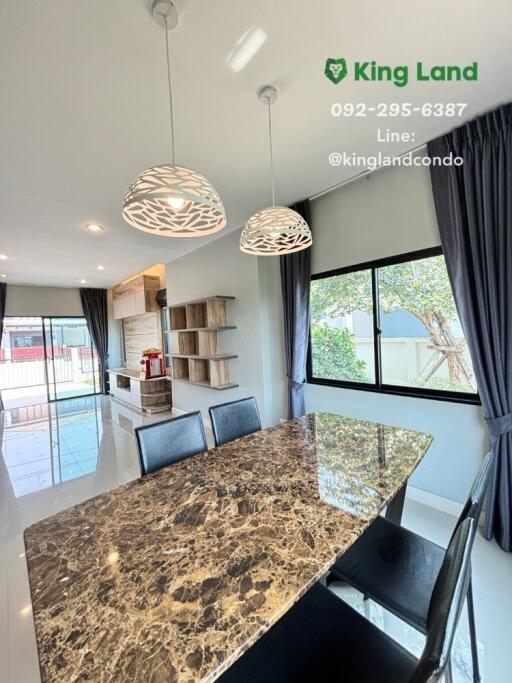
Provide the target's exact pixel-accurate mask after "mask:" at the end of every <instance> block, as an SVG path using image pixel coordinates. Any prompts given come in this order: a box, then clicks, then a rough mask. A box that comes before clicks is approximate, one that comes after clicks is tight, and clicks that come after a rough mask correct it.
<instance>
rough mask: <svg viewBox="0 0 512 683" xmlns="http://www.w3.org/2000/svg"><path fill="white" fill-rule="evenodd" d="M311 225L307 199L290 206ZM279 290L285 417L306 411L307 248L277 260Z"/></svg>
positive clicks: (308, 266)
mask: <svg viewBox="0 0 512 683" xmlns="http://www.w3.org/2000/svg"><path fill="white" fill-rule="evenodd" d="M290 208H292V209H293V210H294V211H297V213H299V214H300V215H301V216H302V217H303V218H304V220H305V221H306V223H307V224H308V225H309V226H311V207H310V203H309V199H305V200H304V201H302V202H297V204H294V205H293V206H292V207H290ZM280 266H281V291H282V295H283V313H284V344H285V351H286V373H287V377H288V417H289V418H291V417H298V416H300V415H304V413H305V412H306V409H305V406H304V382H305V381H306V357H307V351H308V338H309V287H310V279H311V247H309V248H308V249H303V250H302V251H297V252H296V253H295V254H286V255H285V256H281V257H280Z"/></svg>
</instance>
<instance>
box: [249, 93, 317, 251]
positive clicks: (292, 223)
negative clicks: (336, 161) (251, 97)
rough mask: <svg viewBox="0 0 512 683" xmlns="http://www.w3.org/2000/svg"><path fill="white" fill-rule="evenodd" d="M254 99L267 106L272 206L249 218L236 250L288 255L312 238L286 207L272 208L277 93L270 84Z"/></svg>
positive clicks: (302, 223) (299, 217) (299, 218)
mask: <svg viewBox="0 0 512 683" xmlns="http://www.w3.org/2000/svg"><path fill="white" fill-rule="evenodd" d="M258 99H259V100H260V102H262V103H263V104H265V105H267V107H268V140H269V149H270V172H271V176H272V206H269V207H268V208H267V209H261V210H260V211H257V212H256V213H255V214H254V215H253V216H251V218H249V220H248V221H247V223H246V224H245V227H244V229H243V230H242V234H241V236H240V249H241V250H242V251H244V252H245V253H246V254H256V255H258V256H277V255H281V254H292V253H293V252H294V251H301V250H302V249H306V248H307V247H309V246H310V245H311V244H312V243H313V239H312V237H311V230H310V229H309V226H308V224H307V223H306V221H305V220H304V219H303V218H302V216H301V215H300V214H298V213H297V212H296V211H294V210H293V209H289V208H288V207H286V206H276V191H275V182H274V155H273V150H272V115H271V109H270V108H271V105H272V104H274V102H275V101H276V100H277V90H276V89H275V88H274V86H273V85H264V86H263V87H262V88H260V89H259V90H258Z"/></svg>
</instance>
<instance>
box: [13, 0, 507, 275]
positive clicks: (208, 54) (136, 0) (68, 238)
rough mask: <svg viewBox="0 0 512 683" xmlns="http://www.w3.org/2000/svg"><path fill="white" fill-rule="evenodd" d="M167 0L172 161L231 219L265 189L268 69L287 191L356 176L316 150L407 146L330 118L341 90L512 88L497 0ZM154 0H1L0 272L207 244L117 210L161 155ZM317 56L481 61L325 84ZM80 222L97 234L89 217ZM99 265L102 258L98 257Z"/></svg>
mask: <svg viewBox="0 0 512 683" xmlns="http://www.w3.org/2000/svg"><path fill="white" fill-rule="evenodd" d="M177 4H179V5H180V7H181V9H182V12H181V20H180V25H179V27H178V29H177V30H176V31H174V32H173V33H172V34H171V41H172V42H171V45H172V53H173V62H174V65H173V72H174V75H173V80H174V88H175V91H174V92H175V121H176V125H175V129H176V140H177V159H176V160H177V162H178V163H181V164H183V165H187V166H190V167H192V168H195V169H197V170H200V171H201V172H202V173H204V174H205V175H206V176H207V177H208V178H209V179H210V180H211V181H212V182H213V184H214V185H215V186H216V187H217V189H218V190H219V192H220V194H221V196H222V197H223V199H224V203H225V206H226V210H227V214H228V226H227V228H226V230H233V229H236V228H238V227H240V226H241V225H243V223H244V222H245V221H246V220H247V218H248V217H249V216H250V215H251V213H252V212H253V211H255V210H256V209H258V208H261V207H263V206H266V205H268V203H269V201H270V199H269V198H270V191H269V177H268V151H267V147H266V135H267V132H266V113H265V110H264V108H263V107H262V105H261V104H259V103H258V101H257V100H256V97H255V91H256V90H257V88H258V87H259V86H260V85H262V84H264V83H267V82H271V83H273V84H275V85H276V86H277V88H278V89H279V91H280V98H279V100H278V102H277V103H276V105H274V110H273V112H274V114H273V116H274V118H273V123H274V137H275V150H274V153H275V164H276V175H277V191H278V201H279V202H280V203H283V204H288V203H291V202H292V201H294V200H297V199H300V198H302V197H305V196H310V195H312V194H314V193H316V192H318V191H320V190H322V189H323V188H326V187H329V186H331V185H333V184H335V183H337V182H340V181H342V180H343V179H345V178H347V177H350V176H352V175H354V173H355V170H354V169H343V168H341V167H340V168H337V169H336V168H331V167H330V166H329V164H328V161H327V159H328V154H329V152H332V151H338V150H339V151H343V150H347V151H355V152H358V153H361V154H368V153H375V152H376V151H377V150H378V149H380V150H381V151H382V152H386V151H387V152H393V153H398V152H401V151H404V150H405V149H407V148H408V147H410V145H391V146H389V147H387V148H386V146H385V145H382V144H381V145H378V144H377V142H376V127H377V123H376V120H375V119H373V118H367V119H362V118H358V119H355V118H354V119H333V118H331V116H330V113H329V110H330V105H331V104H332V102H334V101H336V100H339V101H366V102H368V103H369V104H371V103H376V102H379V101H388V102H390V101H411V102H413V103H414V104H421V103H423V102H425V101H436V100H437V101H439V100H442V101H451V100H453V101H467V102H468V103H469V107H468V109H467V114H466V118H469V117H472V116H474V115H476V114H478V113H481V112H483V111H485V110H487V109H490V108H492V107H493V106H495V105H497V104H500V103H503V102H506V101H509V100H511V99H512V71H511V70H510V64H511V63H512V41H511V40H510V36H511V29H512V3H510V0H490V1H488V2H486V3H482V2H481V1H480V0H478V1H477V0H458V1H453V2H446V0H430V2H428V3H427V2H424V3H419V2H410V0H397V1H395V2H386V3H384V2H377V1H376V0H358V2H349V0H344V1H341V0H315V1H314V2H312V1H310V2H305V1H304V0H258V1H257V2H256V1H254V0H215V2H212V1H211V0H181V1H180V2H179V3H177ZM150 6H151V0H71V1H70V0H33V1H32V2H31V3H28V4H27V3H26V2H16V1H15V0H0V253H6V254H8V255H9V257H10V258H9V260H8V261H5V262H2V261H0V273H6V274H7V276H8V277H7V282H12V283H31V284H45V285H50V284H51V285H61V286H76V285H77V283H78V280H79V279H80V278H85V279H87V281H88V283H89V284H90V285H91V286H100V287H101V286H109V285H112V284H113V283H115V282H118V281H119V280H122V279H124V278H125V277H127V276H129V275H130V274H132V273H135V272H137V271H139V270H141V269H143V268H145V267H147V266H149V265H151V264H153V263H155V262H168V261H170V260H172V259H174V258H176V257H178V256H180V255H181V254H184V253H186V252H187V251H190V250H192V249H195V248H197V247H198V246H200V245H201V244H204V243H205V242H206V238H203V239H200V240H197V239H188V240H187V239H183V238H181V239H170V238H162V237H160V238H159V237H153V236H151V235H147V234H145V233H142V232H140V231H138V230H135V229H133V228H132V227H130V226H129V225H127V224H126V223H124V221H123V219H122V217H121V205H122V200H123V196H124V193H125V191H126V189H127V187H128V185H129V183H130V182H131V180H132V179H133V178H134V176H135V175H136V174H137V173H138V172H139V171H140V170H142V169H144V168H146V167H148V166H152V165H155V164H156V163H161V162H167V161H168V149H169V144H168V138H169V135H168V109H167V92H166V73H165V52H164V35H163V31H162V29H161V28H160V27H159V26H158V25H156V24H155V23H154V22H153V20H152V18H151V15H150V11H149V10H150ZM248 32H249V33H248ZM254 32H256V35H259V36H260V37H265V41H264V42H263V44H262V46H261V47H260V49H259V50H258V51H257V53H256V54H255V55H254V56H253V58H252V59H251V61H250V62H249V63H248V64H247V65H246V66H245V68H243V69H242V70H240V71H238V72H237V73H235V72H234V71H233V70H232V68H231V67H230V65H229V59H228V57H229V55H230V54H232V53H233V51H235V52H236V50H237V47H238V44H239V41H240V40H241V38H243V36H246V37H247V35H254ZM261 32H262V33H261ZM242 42H243V41H242ZM249 42H250V39H249ZM329 56H331V57H341V56H344V57H346V58H347V59H348V60H355V59H359V60H371V59H376V60H377V61H378V62H379V63H388V64H410V65H412V64H415V62H416V61H418V60H423V61H424V62H425V63H429V64H436V63H437V64H443V63H451V64H459V63H463V64H465V63H469V62H472V61H474V60H477V61H478V62H479V80H478V82H476V83H467V82H461V83H437V84H418V83H415V82H411V83H410V85H408V86H407V87H406V88H397V87H395V86H394V85H392V84H391V83H364V84H363V83H354V82H353V81H349V80H348V79H347V80H346V81H343V82H342V83H341V84H340V85H338V86H334V85H333V84H332V83H330V82H329V81H328V80H327V79H326V78H325V77H324V76H323V69H324V63H325V59H326V58H327V57H329ZM383 125H384V126H386V125H387V126H389V127H392V128H393V129H395V130H397V129H404V130H410V129H412V130H413V131H414V132H415V133H416V140H417V142H418V143H419V142H423V141H426V140H428V139H429V138H432V137H435V136H436V135H438V134H440V133H442V132H444V131H446V130H447V129H449V128H450V127H451V126H452V125H454V124H452V123H451V122H450V121H447V120H446V119H434V118H432V119H423V120H422V119H420V118H418V117H415V119H414V120H413V121H412V120H411V119H409V120H407V119H406V120H403V121H397V120H394V121H385V120H384V121H383ZM341 219H342V217H340V220H341ZM411 220H414V217H413V216H412V217H411ZM88 221H97V222H99V223H101V224H102V225H103V226H104V227H105V230H104V232H102V233H100V234H91V233H89V232H87V231H85V230H84V229H83V227H82V225H83V224H84V223H86V222H88ZM376 229H378V226H376ZM222 234H223V233H220V236H221V235H222ZM218 236H219V235H218ZM98 263H102V264H103V265H104V266H105V270H104V271H102V272H98V271H96V270H95V266H96V265H97V264H98ZM221 266H222V264H219V267H221Z"/></svg>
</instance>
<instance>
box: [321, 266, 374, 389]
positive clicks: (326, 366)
mask: <svg viewBox="0 0 512 683" xmlns="http://www.w3.org/2000/svg"><path fill="white" fill-rule="evenodd" d="M311 361H312V371H313V377H317V378H319V379H336V380H345V381H351V382H372V383H373V382H375V368H374V355H373V306H372V274H371V271H370V270H362V271H358V272H356V273H347V274H346V275H335V276H333V277H328V278H323V279H321V280H313V281H312V282H311Z"/></svg>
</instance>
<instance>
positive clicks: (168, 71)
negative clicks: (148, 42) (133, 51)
mask: <svg viewBox="0 0 512 683" xmlns="http://www.w3.org/2000/svg"><path fill="white" fill-rule="evenodd" d="M164 19H165V54H166V57H167V84H168V86H169V113H170V115H171V159H172V165H173V166H174V116H173V106H172V84H171V51H170V49H169V27H168V25H167V15H166V16H165V17H164Z"/></svg>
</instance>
